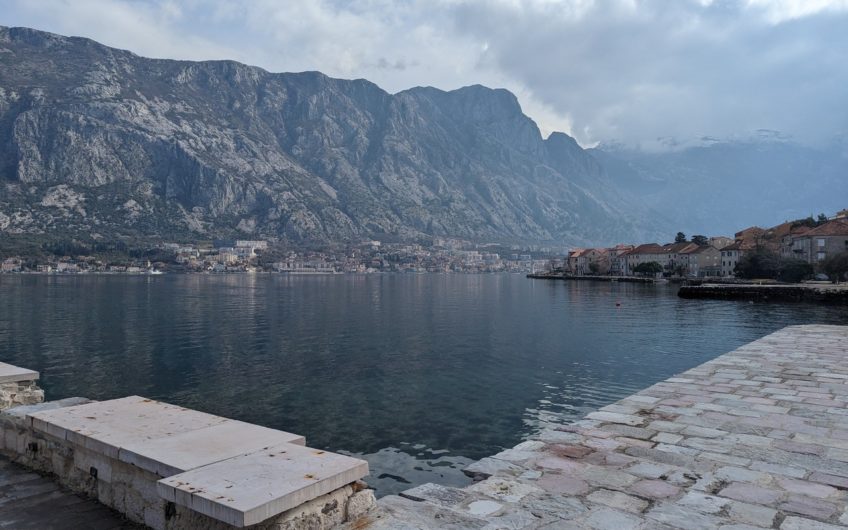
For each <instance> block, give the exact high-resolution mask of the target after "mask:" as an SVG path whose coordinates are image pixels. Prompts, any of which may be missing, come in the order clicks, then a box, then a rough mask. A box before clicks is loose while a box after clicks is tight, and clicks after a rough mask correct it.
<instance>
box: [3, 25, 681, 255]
mask: <svg viewBox="0 0 848 530" xmlns="http://www.w3.org/2000/svg"><path fill="white" fill-rule="evenodd" d="M0 183H2V189H0V232H3V231H5V232H6V233H32V234H35V233H41V234H49V235H52V236H64V235H68V236H87V235H88V234H94V235H95V237H97V236H102V237H104V238H116V237H162V238H212V237H232V236H242V237H280V238H288V239H292V240H304V239H309V240H319V241H341V240H351V239H358V238H362V237H377V238H385V239H390V238H394V239H416V238H421V237H424V236H428V235H441V236H456V237H462V238H469V239H473V240H488V241H492V240H496V241H502V242H517V241H553V242H558V243H586V242H590V243H591V242H596V243H614V242H618V241H640V240H645V239H655V238H656V237H658V236H657V234H658V233H667V232H668V228H667V227H664V226H662V224H661V223H660V222H659V221H658V220H657V219H656V218H655V216H654V215H651V214H648V213H647V210H646V209H645V208H644V206H642V205H640V204H639V203H638V201H636V202H634V201H631V200H629V199H627V198H625V197H624V196H623V195H622V194H620V193H618V191H617V189H616V187H615V186H614V185H613V184H612V183H611V182H610V181H609V179H608V178H607V176H606V175H605V173H604V171H603V169H602V168H601V166H599V165H598V163H597V162H596V160H595V159H594V158H593V157H591V156H589V155H588V154H587V153H586V152H585V151H584V150H583V149H581V148H580V147H579V146H578V145H577V143H576V142H575V141H574V140H573V139H572V138H570V137H569V136H567V135H565V134H554V135H552V136H551V137H550V138H548V139H546V140H545V139H543V138H542V136H541V135H540V133H539V130H538V128H537V127H536V124H535V123H534V122H533V121H532V120H530V119H529V118H528V117H527V116H525V115H524V114H522V112H521V108H520V107H519V105H518V102H517V100H516V98H515V96H513V95H512V94H511V93H509V92H507V91H505V90H492V89H488V88H485V87H482V86H471V87H466V88H462V89H459V90H454V91H451V92H444V91H441V90H437V89H434V88H414V89H411V90H407V91H404V92H400V93H398V94H395V95H392V94H389V93H387V92H385V91H383V90H382V89H380V88H379V87H378V86H376V85H374V84H373V83H370V82H368V81H365V80H352V81H349V80H340V79H332V78H329V77H327V76H325V75H323V74H321V73H318V72H305V73H297V74H272V73H269V72H266V71H264V70H262V69H259V68H256V67H251V66H246V65H243V64H239V63H235V62H231V61H207V62H187V61H171V60H154V59H145V58H142V57H138V56H136V55H134V54H132V53H130V52H126V51H121V50H116V49H113V48H108V47H106V46H103V45H100V44H98V43H96V42H93V41H91V40H88V39H82V38H66V37H61V36H57V35H53V34H49V33H44V32H40V31H35V30H31V29H25V28H2V27H0ZM657 227H661V228H660V229H658V228H657Z"/></svg>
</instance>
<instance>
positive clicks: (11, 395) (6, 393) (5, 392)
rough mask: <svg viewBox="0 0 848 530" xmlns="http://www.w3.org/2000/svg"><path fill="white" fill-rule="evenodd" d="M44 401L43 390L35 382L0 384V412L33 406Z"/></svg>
mask: <svg viewBox="0 0 848 530" xmlns="http://www.w3.org/2000/svg"><path fill="white" fill-rule="evenodd" d="M42 401H44V390H42V389H41V388H39V387H38V383H37V382H36V381H6V382H3V383H0V410H5V409H8V408H11V407H17V406H19V405H34V404H36V403H41V402H42Z"/></svg>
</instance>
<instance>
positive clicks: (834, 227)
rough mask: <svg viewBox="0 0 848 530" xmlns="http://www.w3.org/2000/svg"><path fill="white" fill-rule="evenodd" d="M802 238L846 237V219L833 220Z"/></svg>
mask: <svg viewBox="0 0 848 530" xmlns="http://www.w3.org/2000/svg"><path fill="white" fill-rule="evenodd" d="M804 236H809V237H815V236H848V219H834V220H833V221H828V222H826V223H824V224H823V225H820V226H817V227H815V228H813V229H812V230H810V231H809V232H807V233H805V234H804Z"/></svg>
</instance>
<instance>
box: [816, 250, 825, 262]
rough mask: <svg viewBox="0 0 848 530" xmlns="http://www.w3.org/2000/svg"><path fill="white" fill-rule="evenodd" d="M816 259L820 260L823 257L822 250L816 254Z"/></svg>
mask: <svg viewBox="0 0 848 530" xmlns="http://www.w3.org/2000/svg"><path fill="white" fill-rule="evenodd" d="M816 259H817V260H818V261H822V260H823V259H824V252H819V253H817V254H816Z"/></svg>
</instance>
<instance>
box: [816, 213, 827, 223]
mask: <svg viewBox="0 0 848 530" xmlns="http://www.w3.org/2000/svg"><path fill="white" fill-rule="evenodd" d="M826 222H827V216H826V215H825V214H823V213H820V214H819V216H818V217H817V218H816V224H817V225H823V224H825V223H826Z"/></svg>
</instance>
